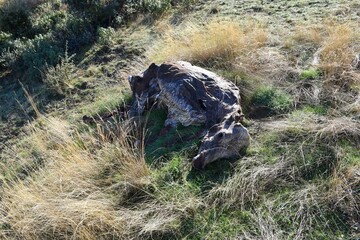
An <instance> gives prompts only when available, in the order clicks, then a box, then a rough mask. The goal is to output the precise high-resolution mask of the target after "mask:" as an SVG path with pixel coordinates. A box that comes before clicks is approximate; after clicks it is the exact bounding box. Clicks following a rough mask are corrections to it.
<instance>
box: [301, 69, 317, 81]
mask: <svg viewBox="0 0 360 240" xmlns="http://www.w3.org/2000/svg"><path fill="white" fill-rule="evenodd" d="M319 76H320V72H319V70H317V69H315V68H310V69H307V70H304V71H302V72H301V74H300V79H301V80H311V79H317V78H319Z"/></svg>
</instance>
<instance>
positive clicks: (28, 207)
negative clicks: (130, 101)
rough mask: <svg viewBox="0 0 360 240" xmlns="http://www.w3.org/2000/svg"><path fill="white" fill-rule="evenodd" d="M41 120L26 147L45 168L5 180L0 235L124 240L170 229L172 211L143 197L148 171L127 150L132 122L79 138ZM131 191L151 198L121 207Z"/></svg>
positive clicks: (65, 127)
mask: <svg viewBox="0 0 360 240" xmlns="http://www.w3.org/2000/svg"><path fill="white" fill-rule="evenodd" d="M38 122H40V123H38V124H37V125H36V126H33V128H32V134H33V135H32V140H33V141H31V143H30V144H31V145H33V149H37V150H38V151H39V152H41V153H42V154H43V156H42V158H43V163H42V164H41V165H38V166H36V168H37V169H36V170H37V171H31V170H30V169H29V168H27V169H24V171H25V173H26V176H23V177H22V179H24V180H21V179H20V178H19V177H20V175H18V173H17V172H16V171H15V170H16V169H17V168H13V169H14V172H13V173H12V177H9V176H8V177H7V178H4V179H3V183H4V189H3V193H2V200H1V202H0V210H1V219H0V223H1V224H2V225H3V227H2V228H1V235H2V237H19V238H23V239H41V238H42V239H44V238H72V239H99V238H114V237H115V238H127V237H139V236H140V235H144V236H145V235H147V234H153V232H156V233H161V232H162V231H171V230H172V226H173V223H174V221H175V220H176V219H177V217H178V215H177V213H176V210H175V207H174V206H172V204H171V203H166V204H162V203H160V202H158V201H157V200H155V199H153V198H151V197H150V195H147V194H146V193H145V192H146V191H145V188H146V186H147V185H148V184H149V183H150V181H149V179H148V177H149V174H150V171H149V168H148V167H147V165H146V163H145V161H144V155H143V153H142V151H141V149H140V150H139V149H135V148H134V147H132V144H133V140H134V139H132V138H131V137H129V136H131V135H130V129H131V128H130V125H128V124H125V123H117V129H116V130H115V131H113V132H112V135H111V136H105V135H104V134H103V131H102V130H98V131H96V132H97V133H91V132H90V133H89V132H88V131H85V132H82V133H80V132H78V131H76V130H74V129H73V127H71V126H70V125H69V124H67V123H66V122H64V121H62V120H59V119H55V118H43V119H42V120H41V121H38ZM100 129H102V128H100ZM110 141H112V142H111V144H110ZM12 154H13V159H18V160H20V159H22V158H24V157H23V156H21V155H18V154H17V152H12ZM10 157H11V156H7V158H10ZM31 160H32V159H31V158H30V159H28V160H27V161H31ZM22 161H24V162H26V159H22ZM10 163H11V162H8V164H10ZM11 164H13V165H16V164H17V162H16V161H13V162H12V163H11ZM23 166H24V165H23ZM9 168H10V166H9ZM3 170H4V169H3ZM34 170H35V169H34ZM24 171H23V172H24ZM3 177H4V176H3ZM129 191H130V192H129ZM144 191H145V192H144ZM128 194H130V195H129V196H134V194H140V195H141V194H142V195H144V198H145V199H148V200H147V201H145V202H144V203H143V204H140V205H137V206H135V207H126V206H125V205H124V206H123V205H122V204H123V203H125V202H126V203H127V204H129V202H131V201H134V200H135V199H136V198H134V197H133V198H130V199H129V198H128V197H129V196H128ZM146 196H148V197H146ZM5 225H6V226H9V227H10V229H7V228H4V226H5Z"/></svg>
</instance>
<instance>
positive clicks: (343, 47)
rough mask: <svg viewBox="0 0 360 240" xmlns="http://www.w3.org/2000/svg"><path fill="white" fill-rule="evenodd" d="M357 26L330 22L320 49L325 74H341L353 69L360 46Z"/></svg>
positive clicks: (321, 66)
mask: <svg viewBox="0 0 360 240" xmlns="http://www.w3.org/2000/svg"><path fill="white" fill-rule="evenodd" d="M356 39H357V37H356V33H355V28H354V27H353V26H351V25H350V24H330V25H329V26H327V37H326V38H325V40H324V41H323V43H322V46H321V48H320V51H319V67H320V69H321V70H322V71H323V72H324V73H325V75H328V76H332V75H336V74H337V75H339V74H341V73H343V72H344V71H347V70H350V69H352V63H353V61H354V60H355V56H356V54H357V52H356V51H357V50H359V49H356V48H358V46H356V45H355V44H356Z"/></svg>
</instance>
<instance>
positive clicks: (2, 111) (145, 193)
mask: <svg viewBox="0 0 360 240" xmlns="http://www.w3.org/2000/svg"><path fill="white" fill-rule="evenodd" d="M359 22H360V5H359V4H358V3H357V2H356V1H340V0H339V1H311V0H302V1H283V0H276V1H256V0H249V1H220V0H219V1H218V0H216V1H206V0H181V1H170V0H160V1H153V0H144V1H132V0H114V1H105V0H104V1H103V0H101V1H72V0H65V1H60V0H56V1H47V0H31V1H30V0H15V1H10V0H3V1H1V0H0V132H1V134H0V151H1V152H0V177H1V180H0V189H1V191H0V236H1V238H4V239H354V240H355V239H358V238H359V237H360V224H359V223H360V195H359V194H360V192H359V191H360V151H359V150H360V60H359V58H360V45H359V42H360V34H359V32H358V29H359V27H360V26H359V25H360V24H359ZM168 60H186V61H190V62H191V63H193V64H196V65H199V66H202V67H205V68H207V69H210V70H212V71H215V72H217V73H218V74H220V75H222V76H224V77H226V78H227V79H229V80H230V81H233V82H234V83H236V84H237V85H238V86H239V88H240V90H241V96H242V107H243V109H244V113H245V115H246V117H247V128H248V129H249V131H250V134H251V138H252V139H251V146H250V147H249V149H248V150H247V152H246V153H245V155H244V156H243V157H241V158H239V159H221V160H218V161H217V162H214V163H212V164H209V165H208V166H207V167H206V169H205V170H203V171H195V170H193V169H192V168H191V162H190V160H191V158H192V157H193V156H194V155H196V152H197V148H198V145H199V140H200V139H199V138H198V136H199V134H200V133H201V131H202V128H201V127H196V126H195V127H182V126H179V127H177V128H176V129H172V130H170V131H169V132H168V133H167V134H166V135H164V134H162V128H163V124H164V121H165V119H166V111H165V110H158V109H155V110H152V111H151V112H149V113H147V114H146V115H145V116H144V117H143V118H142V119H137V121H136V122H134V121H132V120H129V119H127V118H126V116H120V115H119V114H121V109H126V107H127V105H128V104H129V103H130V102H131V92H130V90H129V86H128V83H127V76H128V75H130V74H134V73H138V72H141V71H143V70H144V69H146V67H147V66H148V65H149V64H150V63H151V62H157V63H161V62H163V61H168ZM109 112H115V113H117V114H115V115H114V117H113V118H111V119H109V120H106V121H102V120H101V119H99V117H98V116H99V115H100V116H101V115H103V114H104V113H109ZM84 115H86V116H91V117H94V119H97V121H95V122H91V123H89V122H87V123H84V121H83V116H84ZM138 139H140V140H141V141H140V143H139V141H137V140H138ZM135 143H136V144H135Z"/></svg>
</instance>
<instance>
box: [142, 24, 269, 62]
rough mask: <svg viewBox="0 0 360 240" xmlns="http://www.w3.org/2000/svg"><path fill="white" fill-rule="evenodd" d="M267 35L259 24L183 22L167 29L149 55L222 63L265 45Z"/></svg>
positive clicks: (158, 57)
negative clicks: (178, 25)
mask: <svg viewBox="0 0 360 240" xmlns="http://www.w3.org/2000/svg"><path fill="white" fill-rule="evenodd" d="M267 40H268V35H267V33H266V31H265V29H264V28H263V27H261V26H260V25H259V24H255V23H249V24H247V25H246V27H245V24H244V26H242V25H240V24H239V23H238V22H235V21H225V20H213V21H211V22H209V23H207V24H195V23H191V22H190V23H189V22H188V23H185V24H183V25H182V26H180V27H177V28H174V29H171V28H170V29H169V31H167V34H166V35H165V36H164V39H163V41H161V42H160V43H159V45H158V47H156V48H155V49H154V50H152V51H150V53H149V58H150V59H151V60H154V61H159V62H161V61H167V60H187V61H190V62H193V63H198V64H202V65H217V66H226V65H228V64H230V63H231V62H233V61H235V59H236V58H237V57H238V56H239V55H241V54H247V53H249V52H250V51H252V50H254V49H257V48H260V47H262V46H265V45H266V43H267Z"/></svg>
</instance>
